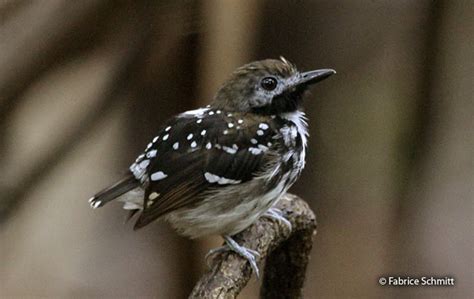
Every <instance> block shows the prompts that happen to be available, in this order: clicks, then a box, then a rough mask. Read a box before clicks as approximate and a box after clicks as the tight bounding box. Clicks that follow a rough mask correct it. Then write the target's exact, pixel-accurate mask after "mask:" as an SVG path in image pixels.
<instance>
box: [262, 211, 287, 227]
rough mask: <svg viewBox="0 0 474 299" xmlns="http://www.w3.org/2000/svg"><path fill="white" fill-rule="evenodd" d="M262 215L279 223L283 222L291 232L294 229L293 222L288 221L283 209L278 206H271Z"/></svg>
mask: <svg viewBox="0 0 474 299" xmlns="http://www.w3.org/2000/svg"><path fill="white" fill-rule="evenodd" d="M262 216H263V217H267V218H270V219H273V220H275V221H277V222H278V223H283V224H284V225H285V226H286V227H288V229H289V230H290V232H291V230H292V226H291V222H290V221H288V219H286V218H285V216H283V212H282V211H281V210H279V209H277V208H270V209H268V211H266V212H265V213H264V214H263V215H262Z"/></svg>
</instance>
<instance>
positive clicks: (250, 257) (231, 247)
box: [206, 236, 260, 278]
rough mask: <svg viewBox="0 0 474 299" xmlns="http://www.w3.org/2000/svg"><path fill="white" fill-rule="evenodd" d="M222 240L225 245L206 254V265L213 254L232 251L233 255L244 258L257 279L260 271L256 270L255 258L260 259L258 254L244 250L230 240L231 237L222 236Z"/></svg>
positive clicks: (247, 249)
mask: <svg viewBox="0 0 474 299" xmlns="http://www.w3.org/2000/svg"><path fill="white" fill-rule="evenodd" d="M223 238H224V240H225V243H226V244H225V245H224V246H221V247H218V248H215V249H212V250H210V251H209V253H208V254H206V261H207V264H208V265H209V257H211V256H213V255H215V254H218V253H222V252H225V251H234V252H235V253H237V254H238V255H240V256H241V257H243V258H245V259H246V260H247V261H248V262H249V263H250V266H251V267H252V269H253V271H254V273H255V276H257V278H259V276H260V271H259V270H258V266H257V259H256V258H257V257H260V254H259V253H258V252H257V251H255V250H252V249H250V248H245V247H244V246H241V245H239V244H238V243H237V242H235V241H234V239H232V237H231V236H223Z"/></svg>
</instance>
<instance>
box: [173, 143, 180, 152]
mask: <svg viewBox="0 0 474 299" xmlns="http://www.w3.org/2000/svg"><path fill="white" fill-rule="evenodd" d="M178 148H179V142H175V143H174V144H173V149H174V150H177V149H178Z"/></svg>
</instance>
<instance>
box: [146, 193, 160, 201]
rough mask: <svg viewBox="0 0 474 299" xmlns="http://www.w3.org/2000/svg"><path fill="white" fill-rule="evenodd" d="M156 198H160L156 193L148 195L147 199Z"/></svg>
mask: <svg viewBox="0 0 474 299" xmlns="http://www.w3.org/2000/svg"><path fill="white" fill-rule="evenodd" d="M158 196H160V194H158V193H156V192H152V193H150V195H148V199H151V200H153V199H156V198H157V197H158Z"/></svg>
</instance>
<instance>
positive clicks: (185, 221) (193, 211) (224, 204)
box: [166, 174, 289, 239]
mask: <svg viewBox="0 0 474 299" xmlns="http://www.w3.org/2000/svg"><path fill="white" fill-rule="evenodd" d="M287 177H288V174H286V175H285V176H284V179H282V180H280V181H279V182H278V184H277V185H276V186H275V187H273V188H271V189H270V190H268V189H267V190H268V191H266V192H264V193H261V194H259V193H258V192H256V191H257V190H256V189H252V187H255V188H257V187H261V184H263V183H264V182H257V181H252V182H249V186H248V187H249V188H246V190H248V191H247V192H246V193H245V194H242V192H240V194H238V193H237V192H232V191H230V192H229V191H226V192H224V191H222V192H219V193H216V194H214V195H213V196H211V197H209V198H207V199H205V200H204V201H202V202H200V203H199V204H198V205H196V206H194V207H192V208H184V209H181V210H177V211H174V212H171V213H170V214H168V215H167V216H166V218H167V220H168V221H169V222H170V223H171V225H172V226H173V227H174V228H175V229H176V230H177V231H178V232H179V233H180V234H182V235H185V236H188V237H190V238H193V239H194V238H199V237H203V236H208V235H234V234H237V233H239V232H241V231H242V230H244V229H246V228H247V227H249V226H250V225H252V224H253V223H254V222H255V221H256V220H257V219H258V218H259V217H260V216H261V215H262V214H263V213H265V212H266V211H267V210H268V209H269V208H271V207H272V206H273V205H274V204H275V203H276V202H277V201H278V199H279V198H280V197H281V195H282V194H284V193H285V192H286V190H287V189H288V187H289V186H288V182H287V181H288V180H287ZM259 184H260V186H258V185H259Z"/></svg>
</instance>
